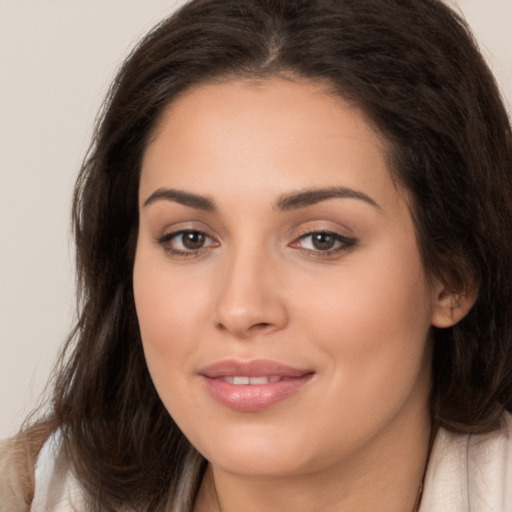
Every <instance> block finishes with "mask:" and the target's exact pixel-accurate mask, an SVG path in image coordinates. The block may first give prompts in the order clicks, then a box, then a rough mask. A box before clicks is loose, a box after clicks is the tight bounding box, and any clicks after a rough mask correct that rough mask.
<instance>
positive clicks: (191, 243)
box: [182, 231, 205, 249]
mask: <svg viewBox="0 0 512 512" xmlns="http://www.w3.org/2000/svg"><path fill="white" fill-rule="evenodd" d="M182 240H183V245H184V246H185V247H186V248H187V249H201V247H202V246H203V245H204V241H205V235H204V234H203V233H200V232H199V231H189V232H188V233H183V235H182Z"/></svg>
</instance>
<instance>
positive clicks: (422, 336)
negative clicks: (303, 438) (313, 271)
mask: <svg viewBox="0 0 512 512" xmlns="http://www.w3.org/2000/svg"><path fill="white" fill-rule="evenodd" d="M403 249H404V250H403V251H398V252H401V253H402V256H403V257H404V258H403V259H401V258H395V256H396V252H397V251H396V250H395V249H393V251H391V250H386V251H382V252H380V253H378V254H376V255H375V257H374V255H372V256H371V257H369V258H361V260H360V262H361V264H359V261H358V262H357V263H355V262H354V264H351V265H348V264H347V271H346V272H340V274H339V276H338V278H337V279H334V280H331V281H328V280H326V281H325V283H324V286H319V287H316V288H314V289H309V290H308V293H307V295H308V301H307V302H306V304H307V305H308V306H307V308H304V306H301V304H300V302H302V303H304V301H300V302H299V301H297V303H296V307H297V309H298V310H299V309H300V308H301V307H302V311H301V312H300V314H298V315H297V316H298V317H299V318H302V319H304V321H303V323H302V326H301V329H303V330H304V331H305V332H308V337H309V338H310V339H315V340H316V343H317V344H318V346H319V348H320V349H321V350H322V351H323V352H324V353H325V354H327V355H328V357H329V359H330V363H329V365H328V368H329V370H328V371H329V372H331V373H332V377H333V379H334V381H332V382H336V386H337V387H338V389H340V390H341V392H340V399H342V400H346V401H347V402H346V403H347V405H348V406H350V407H351V408H352V407H353V409H352V410H354V411H355V410H360V411H361V412H363V411H362V408H361V407H362V404H367V405H368V407H369V408H370V409H372V408H378V407H381V406H383V405H384V404H385V403H387V404H388V406H389V405H392V404H390V403H389V401H388V398H389V400H390V401H396V405H397V406H398V404H399V403H400V401H402V400H403V399H404V397H405V396H406V395H407V394H408V393H410V392H411V389H412V388H414V386H415V385H416V383H417V382H418V381H421V382H422V385H424V384H425V379H424V378H423V377H420V376H421V375H423V376H425V378H427V377H428V345H427V340H428V334H429V329H430V321H431V316H432V306H431V300H430V295H431V293H430V290H429V287H428V282H427V279H426V277H425V275H424V272H423V268H422V265H421V262H420V261H419V256H417V253H416V250H415V248H414V247H413V248H412V249H409V252H410V254H411V257H409V258H408V257H405V256H406V254H407V252H405V249H407V247H405V248H403ZM354 261H355V260H354ZM402 261H407V262H408V264H407V265H404V264H402V263H401V262H402ZM388 390H389V392H388ZM391 390H392V392H391ZM386 401H387V402H386ZM356 406H357V407H356ZM363 408H364V407H363Z"/></svg>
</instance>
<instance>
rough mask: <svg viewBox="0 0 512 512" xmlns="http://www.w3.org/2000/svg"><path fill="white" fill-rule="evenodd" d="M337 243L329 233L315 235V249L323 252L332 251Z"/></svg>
mask: <svg viewBox="0 0 512 512" xmlns="http://www.w3.org/2000/svg"><path fill="white" fill-rule="evenodd" d="M335 242H336V240H335V238H334V237H333V236H332V235H329V234H328V233H317V234H315V235H313V245H314V246H315V249H319V250H321V251H327V250H329V249H332V248H333V247H334V243H335Z"/></svg>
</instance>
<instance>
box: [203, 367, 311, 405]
mask: <svg viewBox="0 0 512 512" xmlns="http://www.w3.org/2000/svg"><path fill="white" fill-rule="evenodd" d="M199 375H201V377H202V378H203V382H204V383H205V386H206V389H207V390H208V391H209V393H210V394H211V395H212V397H213V398H214V399H215V400H217V401H218V402H219V403H221V404H222V405H224V406H226V407H229V408H230V409H233V410H236V411H244V412H256V411H261V410H263V409H266V408H268V407H270V406H272V405H274V404H276V403H277V402H280V401H281V400H284V399H285V398H288V397H289V396H291V395H293V394H295V393H296V392H298V391H299V390H300V389H301V388H302V387H303V386H304V385H305V384H306V383H307V382H308V381H309V380H310V379H311V378H312V377H313V375H314V372H313V371H312V370H309V369H301V368H293V367H291V366H286V365H282V364H280V363H276V362H275V361H267V360H254V361H249V362H242V361H235V360H224V361H219V362H217V363H214V364H212V365H210V366H207V367H206V368H203V369H201V370H200V371H199Z"/></svg>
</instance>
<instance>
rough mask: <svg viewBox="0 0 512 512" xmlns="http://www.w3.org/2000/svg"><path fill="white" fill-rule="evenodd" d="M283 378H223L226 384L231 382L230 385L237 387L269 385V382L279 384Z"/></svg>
mask: <svg viewBox="0 0 512 512" xmlns="http://www.w3.org/2000/svg"><path fill="white" fill-rule="evenodd" d="M280 379H281V378H280V377H278V376H272V377H245V376H238V375H237V376H235V377H223V379H222V380H224V381H225V382H229V384H234V385H235V386H242V385H250V384H252V385H257V384H268V383H269V382H277V381H278V380H280Z"/></svg>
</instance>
